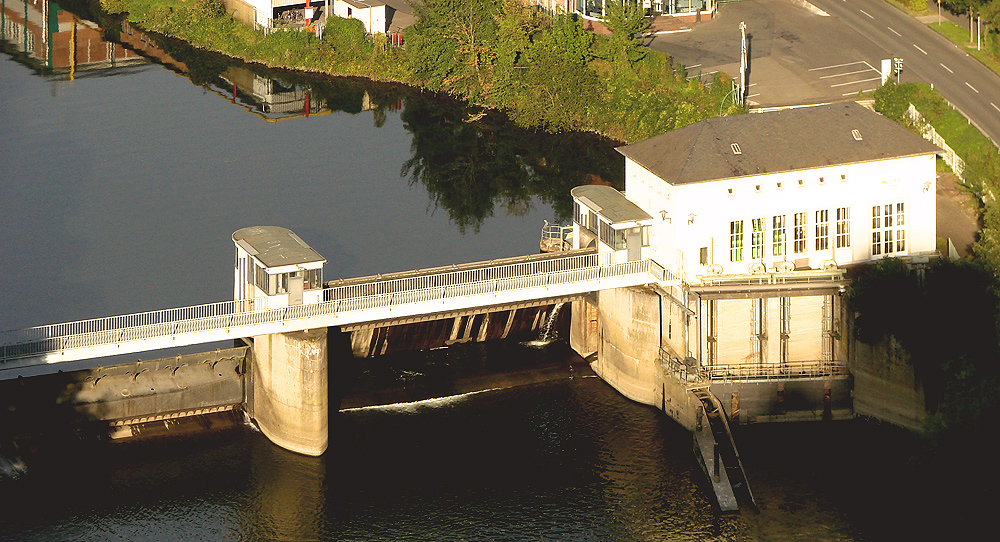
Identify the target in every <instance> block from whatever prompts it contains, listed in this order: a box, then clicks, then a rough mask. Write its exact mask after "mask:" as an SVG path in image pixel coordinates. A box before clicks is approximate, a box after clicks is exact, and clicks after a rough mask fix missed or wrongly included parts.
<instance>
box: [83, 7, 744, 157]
mask: <svg viewBox="0 0 1000 542" xmlns="http://www.w3.org/2000/svg"><path fill="white" fill-rule="evenodd" d="M100 2H101V5H102V7H103V8H104V9H105V10H107V11H109V12H113V13H123V12H128V18H129V20H130V21H132V22H133V23H135V24H137V25H139V26H141V27H143V28H145V29H146V30H150V31H153V32H158V33H161V34H165V35H169V36H173V37H177V38H180V39H183V40H185V41H188V42H190V43H191V44H193V45H194V46H196V47H200V48H204V49H208V50H213V51H218V52H221V53H224V54H227V55H230V56H233V57H236V58H241V59H243V60H246V61H249V62H257V63H261V64H265V65H267V66H271V67H276V68H288V69H295V70H306V71H314V72H322V73H327V74H330V75H351V76H360V77H366V78H369V79H372V80H376V81H398V82H403V83H409V84H414V85H418V86H423V87H425V88H428V89H431V90H435V91H440V92H445V93H448V94H451V95H454V96H456V97H459V98H462V99H464V100H467V101H469V102H470V103H473V104H475V105H480V106H484V107H488V108H495V109H502V110H504V111H506V112H507V113H508V114H509V116H510V117H511V118H512V119H513V120H514V121H515V122H516V123H518V124H519V125H521V126H526V127H533V128H540V129H544V130H547V131H550V132H558V131H564V130H584V131H594V132H598V133H602V134H604V135H607V136H610V137H612V138H615V139H618V140H622V141H627V142H630V141H636V140H640V139H645V138H648V137H651V136H653V135H656V134H659V133H662V132H666V131H668V130H672V129H674V128H677V127H680V126H684V125H687V124H690V123H692V122H697V121H699V120H702V119H705V118H708V117H712V116H717V115H721V114H732V113H738V112H741V111H742V109H741V108H739V107H736V106H734V105H733V104H732V103H731V102H732V100H731V98H732V96H731V85H730V82H729V80H728V79H726V78H725V77H724V76H723V77H718V78H716V79H714V80H713V81H711V82H710V83H711V84H705V83H703V82H702V81H699V80H697V79H694V80H689V79H688V78H687V74H686V73H685V72H684V70H683V69H682V68H680V67H679V66H675V65H674V64H673V62H672V60H671V58H670V57H669V56H667V55H664V54H662V53H656V52H653V51H650V50H648V49H646V48H644V47H641V45H640V44H639V41H638V40H636V39H634V38H630V37H628V36H632V35H634V34H635V33H636V32H641V31H642V30H644V29H645V28H646V27H647V26H648V23H646V21H645V19H643V18H642V17H641V12H639V11H636V10H634V9H632V10H629V9H623V10H618V11H613V12H612V13H611V14H609V18H608V20H607V24H608V26H609V27H610V28H612V29H613V30H617V34H613V35H612V36H610V37H609V36H601V35H595V34H593V33H591V32H589V31H586V30H584V28H583V25H582V24H581V22H580V20H578V19H577V18H576V17H575V16H572V15H557V16H555V17H549V16H547V15H545V14H543V13H541V12H539V11H538V10H537V9H536V8H534V7H533V6H524V5H522V4H521V3H520V2H518V1H517V0H425V1H424V2H422V3H421V4H420V5H419V6H418V7H417V9H416V15H417V16H418V19H417V22H416V23H415V24H414V25H413V26H411V27H410V28H407V29H406V31H405V36H406V42H407V46H406V48H405V49H401V48H397V47H390V46H387V43H386V41H385V38H384V36H382V35H376V37H375V38H370V37H367V36H365V33H364V28H363V26H362V25H361V23H360V22H359V21H356V20H351V19H341V18H337V17H331V18H330V19H329V20H328V23H327V24H328V26H327V28H326V30H325V32H324V35H323V38H322V39H316V38H315V37H314V35H313V34H311V33H309V32H295V31H288V32H283V31H278V32H270V33H267V34H265V33H263V32H260V31H255V30H252V29H250V28H248V27H246V26H244V25H242V24H240V23H238V22H236V21H234V20H233V19H231V18H230V17H229V16H227V15H226V13H225V9H224V7H223V5H222V0H192V1H190V2H181V1H179V0H100ZM622 36H625V37H622Z"/></svg>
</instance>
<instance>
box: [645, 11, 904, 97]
mask: <svg viewBox="0 0 1000 542" xmlns="http://www.w3.org/2000/svg"><path fill="white" fill-rule="evenodd" d="M810 8H812V6H810V5H809V4H806V3H805V2H798V3H796V2H792V1H789V0H744V1H742V2H737V3H731V4H726V5H723V6H722V7H720V8H719V13H718V15H717V16H716V18H715V19H713V20H712V21H708V22H704V23H698V24H695V25H693V26H692V30H691V31H690V32H685V33H678V34H662V35H658V36H654V37H653V38H652V40H651V42H650V43H649V46H650V47H651V48H653V49H654V50H658V51H663V52H666V53H668V54H670V55H671V56H673V57H674V59H675V60H676V61H678V62H680V63H682V64H684V65H685V66H687V67H688V70H689V73H690V74H692V75H697V74H698V73H702V74H708V73H712V72H715V71H722V72H725V73H727V74H729V75H731V76H737V75H738V74H739V56H740V45H739V39H740V31H739V24H740V22H741V21H743V22H746V25H747V32H748V36H749V38H750V85H751V87H750V91H749V96H748V98H749V101H750V103H751V104H752V105H760V106H782V105H792V104H806V103H822V102H829V101H834V100H842V99H845V98H848V97H851V96H857V94H858V92H859V91H867V90H874V89H875V88H876V87H878V85H879V83H880V82H881V75H880V72H879V66H880V63H881V59H883V58H887V57H890V56H892V55H891V54H890V53H889V52H888V51H886V50H885V49H883V48H882V47H879V46H878V45H877V44H876V43H874V42H872V41H871V40H867V39H865V38H864V37H863V36H861V35H859V34H858V33H857V32H856V31H854V30H852V29H851V28H850V27H848V26H847V25H845V24H843V23H841V22H840V21H839V20H838V19H837V18H835V17H830V16H829V15H826V14H823V13H822V12H821V11H820V10H817V9H815V8H812V9H810Z"/></svg>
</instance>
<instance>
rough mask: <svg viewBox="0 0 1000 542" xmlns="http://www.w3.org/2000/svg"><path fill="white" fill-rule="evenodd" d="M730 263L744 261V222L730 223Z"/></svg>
mask: <svg viewBox="0 0 1000 542" xmlns="http://www.w3.org/2000/svg"><path fill="white" fill-rule="evenodd" d="M729 261H731V262H742V261H743V221H742V220H735V221H733V222H730V223H729Z"/></svg>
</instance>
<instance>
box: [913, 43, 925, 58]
mask: <svg viewBox="0 0 1000 542" xmlns="http://www.w3.org/2000/svg"><path fill="white" fill-rule="evenodd" d="M913 46H914V47H916V48H917V50H918V51H920V52H921V53H923V54H925V55H926V54H927V51H924V50H923V49H921V48H920V46H919V45H917V44H916V43H914V44H913Z"/></svg>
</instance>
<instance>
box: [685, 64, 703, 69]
mask: <svg viewBox="0 0 1000 542" xmlns="http://www.w3.org/2000/svg"><path fill="white" fill-rule="evenodd" d="M699 66H701V64H691V65H690V66H688V67H687V69H689V70H690V69H691V68H697V67H699Z"/></svg>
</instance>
